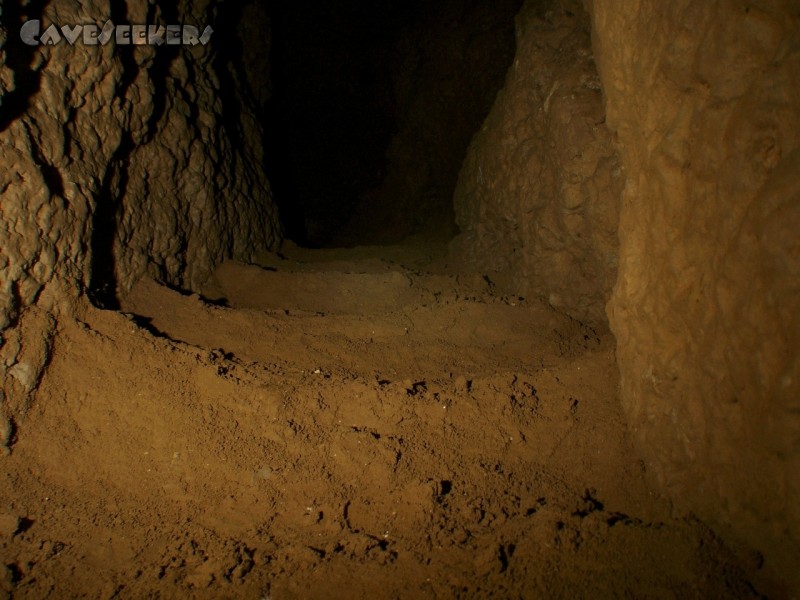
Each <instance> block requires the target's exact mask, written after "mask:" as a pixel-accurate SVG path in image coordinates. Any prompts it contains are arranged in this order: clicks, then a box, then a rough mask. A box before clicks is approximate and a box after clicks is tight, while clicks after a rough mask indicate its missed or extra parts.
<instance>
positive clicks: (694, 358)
mask: <svg viewBox="0 0 800 600" xmlns="http://www.w3.org/2000/svg"><path fill="white" fill-rule="evenodd" d="M592 12H593V26H594V39H595V46H594V47H595V55H596V60H597V63H598V67H599V69H600V74H601V79H602V82H603V88H604V90H605V93H606V94H607V99H608V114H607V121H608V125H609V127H610V128H611V129H612V130H613V131H615V132H616V133H617V134H618V136H619V142H620V147H621V149H622V156H623V162H624V165H625V171H626V186H625V192H624V200H623V205H622V211H621V225H620V241H621V255H620V271H619V281H618V283H617V285H616V288H615V290H614V295H613V300H612V302H611V304H610V307H609V310H610V313H609V314H610V320H611V325H612V328H613V331H614V333H615V334H616V336H617V340H618V358H619V365H620V369H621V373H622V398H623V402H624V405H625V409H626V411H627V414H628V417H629V419H630V422H631V424H632V426H633V428H634V429H635V432H636V435H637V437H638V438H639V441H640V442H641V447H642V448H643V449H644V451H645V453H646V457H647V459H648V464H649V465H650V467H651V470H653V471H654V472H655V473H656V475H657V477H658V480H659V482H660V483H661V485H662V486H663V487H664V488H665V489H666V490H668V491H669V492H670V493H671V495H672V496H673V497H674V498H676V499H677V500H678V501H679V502H680V503H681V504H682V505H683V506H688V507H689V508H692V509H693V510H695V511H696V512H698V513H699V514H700V515H701V516H703V517H704V518H707V519H709V520H711V521H712V522H714V523H716V524H717V525H718V526H721V527H722V528H723V529H724V530H725V531H728V532H730V533H731V534H733V535H737V536H740V537H741V538H742V539H744V540H746V541H748V542H750V543H751V544H754V545H755V546H756V547H757V548H758V549H759V550H760V551H761V552H762V553H763V554H764V556H765V557H766V561H765V565H764V569H765V572H768V571H770V570H771V569H774V571H773V572H778V573H782V577H783V578H784V579H785V580H787V581H791V582H793V584H794V586H795V588H796V590H800V575H798V573H800V572H798V570H797V565H798V564H800V234H799V233H798V232H800V101H798V97H799V96H800V5H798V3H797V2H796V1H795V0H765V1H763V2H757V3H756V2H731V1H724V0H715V1H708V2H693V1H691V0H676V1H674V2H668V3H666V2H641V1H640V0H594V2H593V6H592Z"/></svg>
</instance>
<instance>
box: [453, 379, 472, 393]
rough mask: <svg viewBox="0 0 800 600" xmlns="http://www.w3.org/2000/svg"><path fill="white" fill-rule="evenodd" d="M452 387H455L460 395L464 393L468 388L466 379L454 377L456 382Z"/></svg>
mask: <svg viewBox="0 0 800 600" xmlns="http://www.w3.org/2000/svg"><path fill="white" fill-rule="evenodd" d="M453 385H454V386H455V388H456V391H457V392H462V393H463V392H466V391H467V388H468V387H469V384H468V382H467V378H466V377H464V376H463V375H459V376H458V377H456V380H455V381H454V382H453Z"/></svg>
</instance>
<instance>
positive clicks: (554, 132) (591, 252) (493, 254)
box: [453, 0, 622, 324]
mask: <svg viewBox="0 0 800 600" xmlns="http://www.w3.org/2000/svg"><path fill="white" fill-rule="evenodd" d="M611 142H612V140H611V135H610V134H609V132H608V129H607V128H606V126H605V109H604V105H603V95H602V90H601V86H600V80H599V77H598V75H597V69H596V68H595V65H594V61H593V56H592V49H591V38H590V28H589V16H588V14H587V13H586V11H585V10H584V9H583V6H582V5H581V3H580V2H570V1H567V2H536V1H531V0H529V1H528V2H526V3H525V6H524V7H523V9H522V11H521V12H520V14H519V15H518V16H517V54H516V58H515V59H514V63H513V66H512V67H511V69H510V70H509V72H508V75H507V79H506V83H505V87H504V88H503V90H502V91H501V92H500V94H499V96H498V98H497V100H496V102H495V104H494V107H493V109H492V111H491V114H490V115H489V117H488V118H487V119H486V121H485V123H484V125H483V128H482V130H481V131H480V132H479V133H478V134H477V135H476V136H475V137H474V139H473V141H472V144H471V146H470V149H469V152H468V154H467V158H466V161H465V162H464V165H463V166H462V169H461V173H460V176H459V180H458V186H457V188H456V193H455V200H454V202H455V209H456V220H457V223H458V226H459V227H460V229H461V232H462V233H461V235H460V236H459V237H458V238H457V240H456V241H455V243H454V246H453V248H454V251H455V252H454V254H455V255H456V256H457V257H458V259H459V260H460V261H461V262H462V263H463V266H464V268H467V269H470V270H473V269H474V270H479V271H481V272H482V273H484V274H486V275H487V276H488V277H489V278H490V279H491V280H492V281H493V282H494V283H495V284H496V285H497V286H499V288H500V289H502V290H505V291H506V292H509V293H515V294H520V295H529V294H533V295H539V296H543V297H545V298H547V299H548V300H549V302H550V303H551V304H552V305H553V306H555V307H557V308H560V309H562V310H564V311H566V312H567V313H568V314H570V315H572V316H573V317H575V318H577V319H579V320H582V321H584V322H589V323H595V324H597V323H604V322H605V320H606V319H605V303H606V301H607V299H608V297H609V295H610V293H611V287H612V285H613V283H614V281H615V278H616V267H617V245H618V243H617V223H618V203H619V197H620V194H621V189H622V175H621V171H620V163H619V158H618V153H617V152H616V150H615V149H614V148H613V146H612V143H611Z"/></svg>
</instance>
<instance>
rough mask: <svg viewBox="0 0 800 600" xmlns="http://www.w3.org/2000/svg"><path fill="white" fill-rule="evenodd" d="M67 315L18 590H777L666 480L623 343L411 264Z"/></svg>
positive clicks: (296, 269) (4, 546)
mask: <svg viewBox="0 0 800 600" xmlns="http://www.w3.org/2000/svg"><path fill="white" fill-rule="evenodd" d="M258 262H259V264H258V265H242V264H236V263H228V264H225V265H223V266H221V267H220V268H219V269H218V271H217V272H216V273H215V277H214V280H213V281H211V282H209V285H208V287H207V289H206V290H205V293H204V294H203V295H202V296H200V295H188V294H185V293H181V292H179V291H175V290H172V289H169V288H168V287H165V286H163V285H160V284H158V283H156V282H154V281H150V280H144V281H142V282H140V283H139V284H138V285H137V286H136V287H135V288H134V289H133V290H132V292H131V293H130V294H129V295H128V296H127V297H126V298H125V299H124V301H123V310H122V312H119V313H118V312H108V311H100V310H96V309H87V310H86V314H85V315H83V316H82V317H81V318H80V319H76V320H62V322H60V323H59V325H58V333H57V337H56V340H55V343H54V348H53V351H52V356H51V357H50V364H49V367H48V369H47V371H46V374H45V376H44V378H43V380H42V382H41V385H40V386H39V389H38V391H37V393H36V395H35V398H34V400H33V402H32V404H31V406H30V408H29V409H28V412H27V414H26V415H25V416H24V417H21V418H20V419H19V421H18V423H17V425H18V429H17V431H16V432H15V437H14V444H13V447H12V453H11V455H10V456H7V457H4V458H0V477H2V481H3V485H2V487H0V559H2V560H0V598H2V597H3V595H5V596H6V597H13V598H43V597H53V598H70V597H87V598H253V599H261V598H270V599H272V600H282V599H288V598H451V597H452V598H483V597H497V598H598V597H599V598H616V597H620V598H623V597H624V598H652V597H656V598H673V597H678V598H723V597H726V598H728V597H743V598H748V597H758V596H757V595H756V594H755V592H754V591H753V589H752V587H751V586H750V585H749V583H748V580H747V577H746V575H745V571H744V570H743V568H742V566H741V564H740V563H739V562H738V559H737V556H736V555H735V554H734V553H733V551H732V550H731V549H729V548H727V547H726V546H725V545H724V544H723V543H722V542H721V541H720V540H719V539H718V537H717V536H716V535H715V534H714V533H713V532H712V531H711V530H710V529H709V528H707V527H706V526H705V525H704V524H703V523H701V522H700V521H698V520H696V519H695V518H693V517H692V516H691V515H686V514H681V513H678V512H676V511H675V510H674V509H673V508H672V507H671V506H670V505H669V504H668V503H667V502H666V501H664V500H663V499H661V498H659V497H658V496H657V495H655V494H654V493H653V492H652V491H651V489H650V488H649V487H648V484H647V477H646V472H645V467H644V466H643V464H642V463H641V462H640V460H639V459H638V458H637V454H636V452H635V451H634V449H633V447H632V444H631V441H630V439H629V437H628V434H627V432H626V428H625V425H624V420H623V417H622V414H621V412H620V406H619V402H618V399H617V384H618V379H617V378H618V376H617V370H616V367H615V358H614V340H613V339H612V337H611V336H610V334H609V333H608V332H603V331H595V330H592V329H590V328H587V327H585V326H583V325H581V324H580V323H577V322H575V321H573V320H571V319H569V318H568V317H566V316H564V315H562V314H559V313H558V312H555V311H554V310H553V309H551V308H550V307H549V306H547V305H545V304H542V303H540V302H539V301H536V300H532V299H523V298H516V297H503V296H500V295H498V294H496V293H495V290H494V289H493V285H492V283H491V281H490V280H489V279H488V278H483V277H475V278H464V277H455V276H451V275H447V274H446V270H445V269H443V268H442V261H441V260H438V259H437V258H436V256H435V254H433V253H430V252H423V251H419V250H417V251H410V250H408V249H402V248H396V249H391V248H390V249H381V250H380V252H377V251H375V250H373V249H356V250H351V251H327V252H322V251H317V252H311V251H304V250H299V249H296V248H294V249H292V248H290V249H289V251H288V254H287V255H280V256H278V255H275V256H264V257H262V258H261V260H260V261H258Z"/></svg>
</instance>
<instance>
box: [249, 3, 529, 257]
mask: <svg viewBox="0 0 800 600" xmlns="http://www.w3.org/2000/svg"><path fill="white" fill-rule="evenodd" d="M520 5H521V2H520V0H500V1H498V2H494V3H492V4H491V5H487V3H485V2H479V1H477V0H445V1H443V2H436V3H431V2H426V1H422V0H403V1H401V0H387V1H386V2H382V3H374V2H368V1H367V0H330V1H326V2H323V1H321V0H301V1H292V2H290V1H288V0H285V1H281V0H276V1H272V2H265V4H264V6H265V8H266V10H267V12H268V13H269V19H270V50H269V61H268V65H267V61H265V67H264V68H265V69H266V68H268V69H269V78H270V81H271V89H272V94H271V97H270V100H269V102H268V103H267V105H266V110H265V114H264V115H263V123H264V125H265V130H266V133H265V158H266V165H265V169H266V172H267V176H268V178H269V180H270V183H271V185H272V188H273V192H274V197H275V201H276V203H277V204H278V207H279V209H280V212H281V217H282V223H283V227H284V232H285V234H286V236H287V237H288V238H289V239H291V240H292V241H294V242H296V243H297V244H299V245H302V246H306V247H350V246H356V245H364V244H391V243H396V242H399V241H401V240H402V239H404V238H406V237H408V236H412V235H419V234H427V235H428V236H429V237H440V238H445V239H447V238H449V237H452V236H453V235H454V234H455V233H456V232H457V230H456V227H455V219H454V214H453V209H452V195H453V191H454V189H455V185H456V181H457V177H458V172H459V169H460V165H461V162H462V161H463V158H464V155H465V153H466V149H467V146H468V145H469V142H470V140H471V138H472V135H473V134H474V133H475V131H477V130H478V128H479V127H480V125H481V124H482V122H483V120H484V119H485V117H486V115H487V114H488V112H489V110H490V108H491V106H492V103H493V102H494V98H495V96H496V94H497V92H498V90H499V89H500V87H501V86H502V83H503V80H504V77H505V72H506V71H507V68H508V66H509V64H510V62H511V60H512V58H513V54H514V16H515V14H516V12H517V10H518V9H519V7H520Z"/></svg>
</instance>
